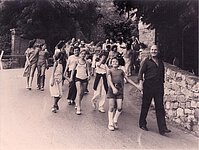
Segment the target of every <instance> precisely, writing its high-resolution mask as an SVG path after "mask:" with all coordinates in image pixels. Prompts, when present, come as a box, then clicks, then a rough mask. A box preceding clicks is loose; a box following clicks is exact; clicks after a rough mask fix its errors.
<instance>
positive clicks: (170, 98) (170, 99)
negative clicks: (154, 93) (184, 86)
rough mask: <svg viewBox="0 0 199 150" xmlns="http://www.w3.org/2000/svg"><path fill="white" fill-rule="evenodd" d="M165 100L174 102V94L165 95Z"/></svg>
mask: <svg viewBox="0 0 199 150" xmlns="http://www.w3.org/2000/svg"><path fill="white" fill-rule="evenodd" d="M165 100H166V101H169V102H176V96H175V95H168V96H165Z"/></svg>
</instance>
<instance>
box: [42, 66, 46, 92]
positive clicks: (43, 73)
mask: <svg viewBox="0 0 199 150" xmlns="http://www.w3.org/2000/svg"><path fill="white" fill-rule="evenodd" d="M45 71H46V67H45V66H44V65H43V66H42V68H41V91H43V90H44V85H45Z"/></svg>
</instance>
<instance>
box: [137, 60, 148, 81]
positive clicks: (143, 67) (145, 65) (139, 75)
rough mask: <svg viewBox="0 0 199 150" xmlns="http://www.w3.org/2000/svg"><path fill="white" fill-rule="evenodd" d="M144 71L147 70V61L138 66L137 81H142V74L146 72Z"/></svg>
mask: <svg viewBox="0 0 199 150" xmlns="http://www.w3.org/2000/svg"><path fill="white" fill-rule="evenodd" d="M146 69H147V59H145V60H144V61H143V63H142V64H141V66H140V70H139V73H138V81H139V80H143V74H144V73H145V72H146Z"/></svg>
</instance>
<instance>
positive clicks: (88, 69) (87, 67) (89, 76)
mask: <svg viewBox="0 0 199 150" xmlns="http://www.w3.org/2000/svg"><path fill="white" fill-rule="evenodd" d="M89 65H90V64H89V62H88V61H86V69H87V73H88V80H90V78H91V73H90V68H89Z"/></svg>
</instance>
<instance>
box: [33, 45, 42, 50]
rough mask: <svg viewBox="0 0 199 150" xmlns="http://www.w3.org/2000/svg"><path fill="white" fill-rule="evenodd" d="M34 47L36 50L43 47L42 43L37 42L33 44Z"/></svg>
mask: <svg viewBox="0 0 199 150" xmlns="http://www.w3.org/2000/svg"><path fill="white" fill-rule="evenodd" d="M33 48H34V49H35V50H40V49H41V45H40V44H35V45H34V46H33Z"/></svg>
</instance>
